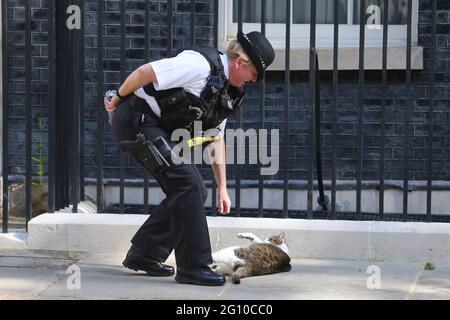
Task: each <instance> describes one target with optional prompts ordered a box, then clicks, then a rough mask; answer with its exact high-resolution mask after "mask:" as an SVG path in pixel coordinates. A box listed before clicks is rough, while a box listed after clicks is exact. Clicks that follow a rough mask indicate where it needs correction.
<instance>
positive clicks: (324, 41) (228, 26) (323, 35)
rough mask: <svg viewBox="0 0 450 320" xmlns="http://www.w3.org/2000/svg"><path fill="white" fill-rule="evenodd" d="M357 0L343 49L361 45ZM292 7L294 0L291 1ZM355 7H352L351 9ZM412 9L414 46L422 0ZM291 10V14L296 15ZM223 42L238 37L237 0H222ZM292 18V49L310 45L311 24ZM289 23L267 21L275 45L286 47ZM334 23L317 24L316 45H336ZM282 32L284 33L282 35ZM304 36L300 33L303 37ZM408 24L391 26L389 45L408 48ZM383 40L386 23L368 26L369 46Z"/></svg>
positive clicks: (252, 26)
mask: <svg viewBox="0 0 450 320" xmlns="http://www.w3.org/2000/svg"><path fill="white" fill-rule="evenodd" d="M353 2H354V1H353V0H349V4H348V5H349V9H348V13H347V17H348V23H347V24H340V25H339V47H340V48H358V47H359V28H360V26H359V24H357V25H353V24H349V23H352V19H353V15H352V14H351V13H352V10H353ZM291 6H293V2H292V1H291ZM350 8H351V9H350ZM412 10H413V12H412V39H411V42H412V43H411V44H412V46H413V47H415V46H417V42H418V22H419V17H418V16H419V5H418V0H413V9H412ZM292 11H293V10H291V14H292ZM219 12H222V13H224V14H222V15H219V28H218V29H219V35H218V36H219V43H221V46H222V47H226V43H228V41H230V40H231V39H234V38H235V37H236V33H237V23H234V22H232V17H233V0H219ZM292 21H293V19H292V18H291V39H290V40H291V48H299V49H300V48H309V43H310V39H309V34H310V25H309V24H293V23H292ZM260 29H261V24H260V23H244V24H243V31H244V32H250V31H252V30H260ZM285 34H286V24H285V23H266V36H267V38H268V39H269V40H270V41H271V43H272V44H273V46H274V47H275V48H279V49H283V48H285V41H286V40H285ZM333 34H334V24H316V47H317V48H332V47H333ZM280 35H282V36H280ZM299 35H300V36H299ZM406 35H407V25H389V34H388V47H390V48H404V47H406ZM382 40H383V26H382V25H381V26H380V27H379V28H373V27H372V26H369V25H367V26H366V28H365V44H364V45H365V47H366V48H381V47H382V43H383V42H382Z"/></svg>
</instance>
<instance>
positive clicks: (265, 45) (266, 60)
mask: <svg viewBox="0 0 450 320" xmlns="http://www.w3.org/2000/svg"><path fill="white" fill-rule="evenodd" d="M237 40H238V42H239V43H240V44H241V46H242V48H243V49H244V51H245V53H246V54H247V55H248V57H249V58H250V60H251V61H252V63H253V65H254V66H255V68H256V70H257V71H258V79H260V78H261V76H262V74H263V73H264V70H266V68H267V67H268V66H269V65H270V64H271V63H272V62H273V60H274V59H275V51H274V50H273V47H272V45H271V44H270V42H269V40H267V39H266V37H265V36H264V35H263V34H262V33H261V32H258V31H252V32H249V33H247V34H245V33H243V32H241V31H239V32H238V34H237Z"/></svg>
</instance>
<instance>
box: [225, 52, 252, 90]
mask: <svg viewBox="0 0 450 320" xmlns="http://www.w3.org/2000/svg"><path fill="white" fill-rule="evenodd" d="M229 66H230V70H229V71H230V79H229V81H230V83H231V85H233V86H235V87H242V86H243V85H244V84H245V83H246V82H256V81H257V80H258V72H257V71H256V68H255V66H254V65H253V64H249V63H248V61H246V60H245V59H243V58H240V57H239V58H237V59H234V60H233V61H232V62H231V64H229Z"/></svg>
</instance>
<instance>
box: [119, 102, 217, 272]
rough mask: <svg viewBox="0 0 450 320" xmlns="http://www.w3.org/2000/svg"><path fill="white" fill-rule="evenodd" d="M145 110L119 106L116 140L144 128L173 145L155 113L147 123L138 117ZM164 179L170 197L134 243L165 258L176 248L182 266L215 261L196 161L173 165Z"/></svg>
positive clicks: (133, 135)
mask: <svg viewBox="0 0 450 320" xmlns="http://www.w3.org/2000/svg"><path fill="white" fill-rule="evenodd" d="M147 108H148V106H147ZM141 110H142V109H140V108H137V107H136V106H134V107H133V106H131V105H129V104H128V103H127V102H123V103H122V104H121V105H120V106H119V108H118V110H117V111H116V112H115V115H114V118H113V122H112V127H113V134H114V137H115V139H116V141H117V142H120V141H122V140H135V139H136V136H137V134H138V133H140V132H142V133H144V134H145V135H146V136H147V137H148V138H149V139H150V140H153V139H154V138H157V137H159V136H162V137H164V138H165V139H166V140H167V141H168V142H169V143H170V144H171V145H172V147H173V145H174V144H175V142H171V140H170V134H169V132H167V131H166V130H164V129H162V128H160V127H159V126H158V122H157V118H156V116H155V115H153V116H147V117H146V118H145V121H144V123H140V124H139V121H136V120H137V119H141V117H142V111H141ZM162 179H165V181H164V183H163V185H165V188H163V192H164V193H165V195H166V198H165V199H164V200H163V201H162V202H161V203H160V204H159V206H158V207H157V208H156V209H155V210H153V212H151V215H150V217H149V218H148V219H147V221H145V223H144V224H143V225H142V226H141V228H140V229H139V230H138V232H137V233H136V234H135V236H134V237H133V239H132V241H131V242H132V244H133V246H135V247H137V249H139V250H141V251H143V252H144V253H145V254H146V255H147V256H149V257H151V258H153V259H156V260H158V261H161V262H164V261H165V260H166V259H167V257H168V256H169V254H170V253H171V251H172V250H173V249H174V250H175V258H176V263H177V267H180V268H187V269H194V268H200V267H202V266H206V265H208V264H210V263H212V258H211V244H210V240H209V232H208V225H207V221H206V216H205V211H204V207H203V206H204V203H205V201H206V198H207V195H208V193H207V190H206V186H205V183H204V181H203V178H202V177H201V175H200V172H199V171H198V169H197V167H196V166H195V165H194V164H181V165H176V166H173V167H171V168H169V169H168V170H167V171H166V172H165V177H163V178H162ZM159 183H160V184H161V181H159Z"/></svg>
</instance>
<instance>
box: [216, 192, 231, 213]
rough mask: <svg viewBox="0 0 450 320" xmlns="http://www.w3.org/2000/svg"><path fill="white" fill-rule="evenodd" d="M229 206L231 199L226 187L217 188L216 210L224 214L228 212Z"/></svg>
mask: <svg viewBox="0 0 450 320" xmlns="http://www.w3.org/2000/svg"><path fill="white" fill-rule="evenodd" d="M230 208H231V200H230V196H229V195H228V191H227V189H224V190H219V203H218V206H217V211H218V212H219V213H220V214H222V215H224V216H225V215H227V214H229V213H230Z"/></svg>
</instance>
